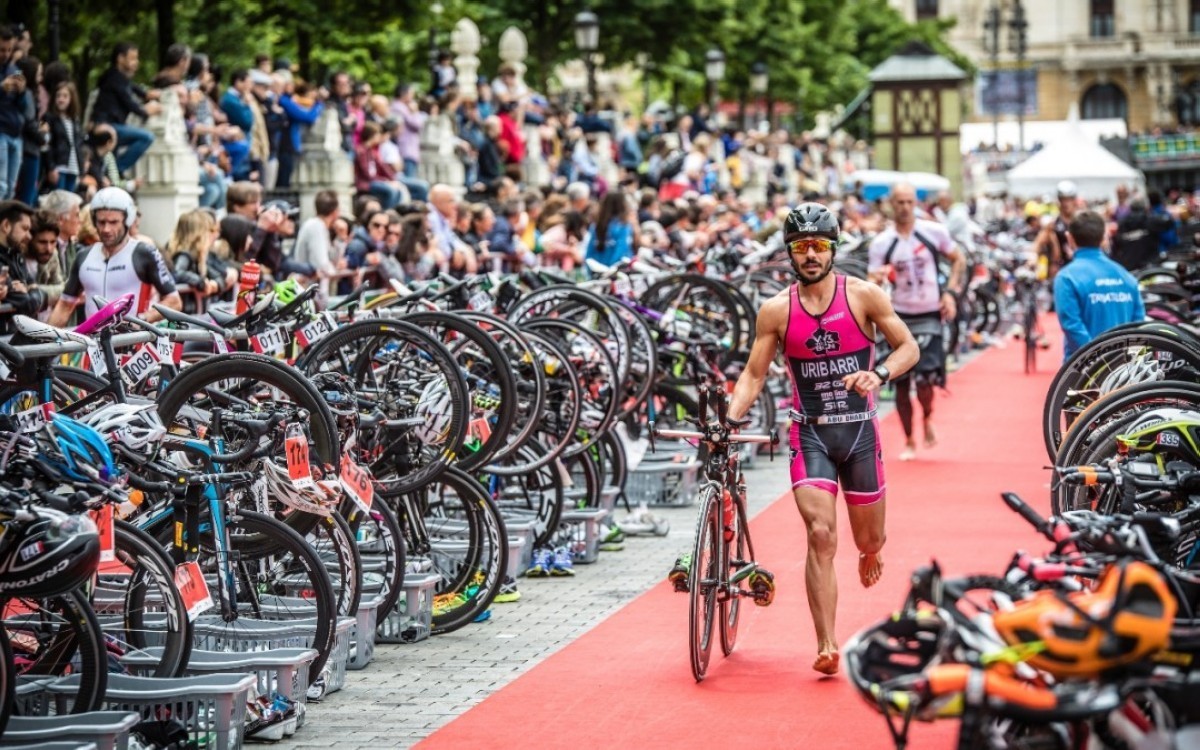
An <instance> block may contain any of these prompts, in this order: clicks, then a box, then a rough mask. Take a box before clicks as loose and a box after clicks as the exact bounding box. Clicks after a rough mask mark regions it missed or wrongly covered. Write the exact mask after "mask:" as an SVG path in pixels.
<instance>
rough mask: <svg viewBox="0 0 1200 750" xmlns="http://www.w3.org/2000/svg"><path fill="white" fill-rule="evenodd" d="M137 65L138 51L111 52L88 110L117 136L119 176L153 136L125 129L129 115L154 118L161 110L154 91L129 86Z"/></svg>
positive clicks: (124, 46) (126, 47) (124, 47)
mask: <svg viewBox="0 0 1200 750" xmlns="http://www.w3.org/2000/svg"><path fill="white" fill-rule="evenodd" d="M138 65H139V60H138V48H137V46H136V45H134V44H131V43H130V42H121V43H120V44H118V45H117V46H116V47H114V48H113V53H112V64H111V66H110V67H109V68H108V70H106V71H104V73H103V74H101V76H100V81H99V83H97V85H96V88H97V94H96V103H95V105H94V106H93V108H92V121H93V122H94V123H97V124H101V123H103V124H108V125H111V126H112V129H113V130H114V131H115V132H116V134H117V145H116V149H115V151H117V152H120V153H119V155H118V156H117V169H118V170H120V172H121V173H122V174H124V173H125V172H127V171H129V170H130V169H131V168H132V167H133V165H134V164H136V163H137V160H138V159H140V158H142V154H144V153H146V149H148V148H150V145H151V144H152V143H154V134H153V133H151V132H150V131H149V130H145V129H143V128H138V127H134V126H132V125H126V124H125V121H126V120H128V119H129V115H131V114H134V115H137V116H138V117H141V118H146V117H150V116H151V115H156V114H158V113H159V112H160V111H161V110H162V105H160V104H159V103H158V102H157V101H154V100H156V99H157V98H158V92H157V91H147V90H146V89H144V88H142V87H141V86H139V85H137V84H136V83H134V82H133V76H134V74H135V73H137V70H138Z"/></svg>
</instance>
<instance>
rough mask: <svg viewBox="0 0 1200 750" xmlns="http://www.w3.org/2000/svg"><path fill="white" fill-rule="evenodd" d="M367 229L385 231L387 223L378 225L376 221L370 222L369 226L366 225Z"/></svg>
mask: <svg viewBox="0 0 1200 750" xmlns="http://www.w3.org/2000/svg"><path fill="white" fill-rule="evenodd" d="M367 227H368V228H370V229H387V227H388V225H387V222H384V223H382V224H380V223H379V222H377V221H372V222H371V223H370V224H368V225H367Z"/></svg>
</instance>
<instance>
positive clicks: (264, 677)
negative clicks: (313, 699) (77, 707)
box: [121, 648, 317, 740]
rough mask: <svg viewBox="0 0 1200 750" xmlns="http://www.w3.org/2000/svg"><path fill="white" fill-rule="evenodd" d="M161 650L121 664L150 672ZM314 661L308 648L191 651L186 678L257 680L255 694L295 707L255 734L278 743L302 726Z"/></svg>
mask: <svg viewBox="0 0 1200 750" xmlns="http://www.w3.org/2000/svg"><path fill="white" fill-rule="evenodd" d="M160 651H161V649H153V648H148V649H146V650H145V651H144V652H137V653H129V654H126V655H125V656H122V657H121V663H122V664H123V665H125V667H126V668H128V669H130V670H132V671H133V672H135V673H136V672H140V671H142V670H152V669H154V667H155V666H156V665H157V664H158V656H159V652H160ZM316 658H317V652H316V650H315V649H311V648H277V649H272V650H270V651H247V652H241V653H238V652H234V651H203V650H200V649H193V650H192V653H191V656H190V658H189V659H188V664H187V673H188V674H189V675H201V674H216V673H231V672H248V673H252V674H254V676H255V677H256V678H257V680H258V686H257V688H256V692H255V695H256V696H258V697H266V698H273V697H274V696H275V695H281V696H283V697H284V698H287V699H288V700H290V701H291V702H292V703H293V704H295V707H296V708H295V713H294V714H293V715H292V716H291V717H289V718H288V719H286V720H285V721H283V722H280V723H278V724H273V725H270V726H269V727H267V728H266V729H265V730H264V731H260V732H258V733H256V734H255V735H254V738H255V739H259V740H278V739H282V738H283V737H285V736H290V735H292V734H295V733H296V730H297V729H299V728H300V727H302V726H304V714H305V704H306V703H307V690H308V670H309V667H310V666H312V663H313V661H315V660H316Z"/></svg>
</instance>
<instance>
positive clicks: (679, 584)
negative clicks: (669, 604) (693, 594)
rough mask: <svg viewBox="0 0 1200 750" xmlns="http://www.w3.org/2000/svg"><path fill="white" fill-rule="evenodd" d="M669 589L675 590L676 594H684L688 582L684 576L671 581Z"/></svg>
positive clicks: (686, 590)
mask: <svg viewBox="0 0 1200 750" xmlns="http://www.w3.org/2000/svg"><path fill="white" fill-rule="evenodd" d="M671 587H672V588H673V589H675V593H677V594H686V593H687V592H688V580H687V577H686V576H679V577H678V578H672V579H671Z"/></svg>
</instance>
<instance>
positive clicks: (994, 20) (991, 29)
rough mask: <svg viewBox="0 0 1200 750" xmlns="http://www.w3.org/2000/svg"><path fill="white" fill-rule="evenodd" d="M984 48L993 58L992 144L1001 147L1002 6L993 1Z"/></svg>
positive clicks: (985, 31) (985, 29)
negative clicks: (997, 97) (997, 98)
mask: <svg viewBox="0 0 1200 750" xmlns="http://www.w3.org/2000/svg"><path fill="white" fill-rule="evenodd" d="M983 49H984V50H985V51H986V52H988V53H989V54H990V55H991V58H992V91H991V99H992V101H991V104H990V106H991V108H992V145H993V146H995V147H996V148H1000V102H998V101H996V92H998V91H999V90H1000V86H999V80H998V79H997V77H998V76H999V74H1000V6H999V5H998V4H997V3H994V2H993V3H992V5H991V7H989V8H988V9H987V17H986V18H985V19H984V21H983Z"/></svg>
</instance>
